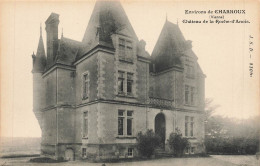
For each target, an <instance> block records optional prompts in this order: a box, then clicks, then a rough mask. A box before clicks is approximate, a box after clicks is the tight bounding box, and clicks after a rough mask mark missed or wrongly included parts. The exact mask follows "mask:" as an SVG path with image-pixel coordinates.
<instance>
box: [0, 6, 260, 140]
mask: <svg viewBox="0 0 260 166" xmlns="http://www.w3.org/2000/svg"><path fill="white" fill-rule="evenodd" d="M94 4H95V2H77V3H76V2H74V3H72V2H66V3H64V2H63V3H60V2H59V3H57V2H56V3H50V2H49V3H47V2H44V3H43V2H42V3H40V2H38V3H35V2H31V3H28V2H27V3H25V2H16V3H5V4H4V3H2V7H1V10H0V13H1V19H0V20H1V21H2V22H1V127H2V131H1V132H2V133H1V135H3V136H21V137H24V136H30V137H33V136H41V130H40V128H39V125H38V122H37V120H36V118H35V117H34V114H33V111H32V74H31V70H32V58H31V55H32V53H33V51H34V52H36V50H37V45H38V41H39V35H40V23H42V25H43V39H44V44H45V49H46V33H45V23H44V22H45V20H46V19H47V18H48V16H49V15H50V14H51V12H55V13H58V14H60V24H59V36H60V35H61V33H60V32H61V29H62V28H63V32H64V37H67V38H71V39H74V40H78V41H81V40H82V38H83V35H84V32H85V29H86V27H87V24H88V21H89V18H90V15H91V12H92V10H93V8H94ZM122 5H123V8H124V9H125V11H126V14H127V16H128V18H129V20H130V22H131V24H132V26H133V28H134V30H135V32H136V34H137V36H138V38H139V40H140V39H144V40H145V41H146V49H147V51H148V52H149V53H151V52H152V50H153V47H154V45H155V43H156V41H157V39H158V36H159V34H160V31H161V29H162V27H163V25H164V23H165V20H166V15H167V19H168V20H169V21H171V22H173V23H176V22H177V20H178V24H179V27H180V29H181V31H182V32H183V35H184V37H185V39H186V40H192V41H193V42H192V45H193V51H194V52H195V54H196V55H197V56H198V58H199V60H198V62H199V64H200V66H201V68H202V70H203V72H204V73H205V74H206V75H207V78H206V82H205V83H206V87H205V88H206V98H212V99H213V100H214V103H213V104H216V105H220V107H219V108H218V109H217V112H216V114H220V115H223V116H228V117H235V118H248V117H252V116H255V115H257V113H258V110H259V104H258V101H259V89H258V87H259V77H258V76H259V73H256V72H257V70H258V69H257V66H258V64H257V63H258V61H257V60H256V55H257V48H256V45H254V46H253V47H254V52H253V54H252V58H253V59H252V60H250V59H249V51H248V49H249V48H248V47H249V35H250V34H251V35H252V36H254V39H252V40H254V41H257V40H256V38H257V36H256V35H257V34H256V32H257V28H256V26H255V23H256V21H257V20H259V18H256V15H257V13H256V10H255V9H254V8H253V7H254V6H255V5H254V4H243V3H234V2H230V3H225V6H223V3H222V2H215V3H206V2H203V3H195V2H192V3H191V2H190V3H184V2H177V3H174V2H163V3H162V2H161V3H158V2H150V3H147V2H129V1H128V2H124V3H122ZM218 9H245V10H246V15H244V14H242V15H225V19H241V20H243V19H248V20H249V21H250V22H251V23H250V24H219V25H218V24H215V23H214V24H213V23H212V24H189V23H183V22H182V21H183V20H184V19H187V20H191V19H193V20H194V19H195V20H203V19H209V15H207V14H206V15H202V14H197V15H194V14H189V15H187V14H186V15H185V10H203V11H208V10H213V11H214V10H218ZM253 17H254V19H253ZM258 44H259V43H258ZM258 55H259V54H258ZM249 62H253V63H254V74H253V77H249Z"/></svg>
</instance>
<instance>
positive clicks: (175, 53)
mask: <svg viewBox="0 0 260 166" xmlns="http://www.w3.org/2000/svg"><path fill="white" fill-rule="evenodd" d="M189 48H191V43H189V42H188V41H186V40H185V38H184V36H183V34H182V32H181V30H180V28H179V26H178V25H176V24H173V23H171V22H169V21H167V20H166V22H165V24H164V26H163V29H162V31H161V34H160V36H159V38H158V40H157V43H156V45H155V47H154V50H153V52H152V56H151V59H152V64H151V66H150V69H153V67H152V65H153V64H154V65H155V71H153V72H160V71H163V70H165V69H168V68H170V67H173V66H178V67H182V63H181V59H180V57H181V56H182V54H183V53H184V52H185V51H186V50H187V49H189Z"/></svg>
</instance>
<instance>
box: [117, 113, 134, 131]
mask: <svg viewBox="0 0 260 166" xmlns="http://www.w3.org/2000/svg"><path fill="white" fill-rule="evenodd" d="M125 119H126V122H125ZM132 134H133V111H124V110H118V135H121V136H122V135H127V136H131V135H132Z"/></svg>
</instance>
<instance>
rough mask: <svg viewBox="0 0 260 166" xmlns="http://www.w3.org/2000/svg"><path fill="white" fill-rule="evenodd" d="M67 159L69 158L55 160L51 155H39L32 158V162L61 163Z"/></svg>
mask: <svg viewBox="0 0 260 166" xmlns="http://www.w3.org/2000/svg"><path fill="white" fill-rule="evenodd" d="M66 161H67V160H64V159H58V160H55V159H52V158H49V157H37V158H33V159H30V162H32V163H61V162H66Z"/></svg>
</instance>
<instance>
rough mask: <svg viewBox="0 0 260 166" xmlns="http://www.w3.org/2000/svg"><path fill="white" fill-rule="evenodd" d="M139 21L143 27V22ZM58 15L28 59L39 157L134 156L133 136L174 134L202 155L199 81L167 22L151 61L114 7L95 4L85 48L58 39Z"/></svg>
mask: <svg viewBox="0 0 260 166" xmlns="http://www.w3.org/2000/svg"><path fill="white" fill-rule="evenodd" d="M144 21H145V20H144ZM58 25H59V15H58V14H56V13H51V14H50V16H49V17H48V18H47V20H46V22H45V30H46V34H47V41H46V52H45V49H44V42H43V39H42V34H40V39H39V44H38V49H37V53H36V55H34V54H33V55H32V59H33V69H32V75H33V111H34V113H35V116H36V118H37V120H38V122H39V125H40V127H41V130H42V142H41V154H42V155H46V156H53V157H55V158H60V157H63V158H65V159H67V160H75V159H85V158H89V159H97V160H98V159H111V158H132V157H137V156H138V151H137V149H136V136H137V134H138V133H139V132H140V131H142V132H145V131H146V130H147V129H152V130H153V131H155V133H156V134H158V135H159V136H160V137H161V138H162V144H164V146H163V148H164V150H165V151H167V149H168V148H167V139H168V138H169V135H170V133H172V132H175V131H176V128H178V129H179V130H180V131H181V133H182V135H183V136H184V137H187V138H188V139H189V142H190V146H189V147H188V148H187V149H186V153H202V152H204V98H205V97H204V93H205V92H204V87H205V84H204V80H205V75H204V74H203V72H202V70H201V68H200V66H199V64H198V62H197V60H198V58H197V56H196V55H195V54H194V52H193V51H192V45H191V41H189V40H185V39H184V36H183V35H182V32H181V30H180V28H179V26H178V25H176V24H173V23H171V22H169V21H167V20H166V21H165V23H164V26H163V29H162V30H161V34H160V36H159V38H158V41H157V43H156V45H155V47H154V50H153V52H152V54H151V55H149V53H148V52H147V51H146V50H145V45H146V43H145V41H144V40H139V39H138V37H137V36H136V33H135V31H134V29H133V27H132V26H131V24H130V22H129V20H128V18H127V15H126V13H125V11H124V9H123V7H122V6H121V4H120V2H112V1H97V2H96V4H95V7H94V10H93V12H92V15H91V17H90V21H89V23H88V26H87V28H86V31H85V34H84V36H83V40H82V41H81V42H80V41H75V40H71V39H69V38H66V37H64V36H63V35H60V36H61V37H60V38H59V35H58Z"/></svg>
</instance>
